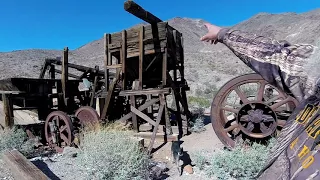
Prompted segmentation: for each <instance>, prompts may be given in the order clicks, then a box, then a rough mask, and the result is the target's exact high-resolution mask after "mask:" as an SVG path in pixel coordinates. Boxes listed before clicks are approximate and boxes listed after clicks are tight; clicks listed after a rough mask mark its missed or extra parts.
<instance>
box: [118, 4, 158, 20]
mask: <svg viewBox="0 0 320 180" xmlns="http://www.w3.org/2000/svg"><path fill="white" fill-rule="evenodd" d="M124 9H125V10H126V11H127V12H129V13H131V14H132V15H134V16H136V17H138V18H140V19H142V20H144V21H146V22H148V23H150V24H154V23H158V22H161V21H162V20H161V19H159V18H158V17H156V16H155V15H153V14H151V13H150V12H148V11H146V10H144V9H143V8H142V7H141V6H139V5H138V4H136V3H135V2H133V1H131V0H128V1H126V2H125V3H124Z"/></svg>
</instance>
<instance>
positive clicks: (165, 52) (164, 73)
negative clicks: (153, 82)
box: [162, 48, 168, 86]
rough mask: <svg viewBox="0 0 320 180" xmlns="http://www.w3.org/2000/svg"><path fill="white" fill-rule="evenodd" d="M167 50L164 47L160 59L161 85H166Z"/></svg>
mask: <svg viewBox="0 0 320 180" xmlns="http://www.w3.org/2000/svg"><path fill="white" fill-rule="evenodd" d="M167 58H168V50H167V48H164V53H163V59H162V86H165V85H167V62H168V59H167Z"/></svg>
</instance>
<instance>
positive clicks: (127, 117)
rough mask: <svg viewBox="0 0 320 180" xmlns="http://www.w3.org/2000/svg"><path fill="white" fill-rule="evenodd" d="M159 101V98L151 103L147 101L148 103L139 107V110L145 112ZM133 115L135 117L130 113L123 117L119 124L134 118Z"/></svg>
mask: <svg viewBox="0 0 320 180" xmlns="http://www.w3.org/2000/svg"><path fill="white" fill-rule="evenodd" d="M158 101H159V99H158V98H157V99H152V100H150V101H147V102H145V103H144V104H143V105H141V106H139V107H138V110H139V111H143V110H145V109H146V108H148V107H150V106H152V105H153V104H155V103H157V102H158ZM132 115H133V112H130V113H128V114H127V115H125V116H123V117H122V118H121V119H119V120H118V121H119V122H124V121H126V120H128V119H130V118H132Z"/></svg>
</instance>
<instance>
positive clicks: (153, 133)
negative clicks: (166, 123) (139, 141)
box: [148, 95, 164, 154]
mask: <svg viewBox="0 0 320 180" xmlns="http://www.w3.org/2000/svg"><path fill="white" fill-rule="evenodd" d="M159 96H160V102H161V103H160V108H159V111H158V116H157V119H156V124H155V126H154V128H153V132H152V136H151V141H150V144H149V146H148V153H149V154H150V153H151V150H152V148H153V144H154V140H155V138H156V134H157V132H158V127H159V124H160V121H161V118H162V114H163V108H164V100H163V96H162V95H159Z"/></svg>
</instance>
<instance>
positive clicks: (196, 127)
mask: <svg viewBox="0 0 320 180" xmlns="http://www.w3.org/2000/svg"><path fill="white" fill-rule="evenodd" d="M203 121H204V117H203V116H200V117H197V118H196V119H195V120H194V122H192V121H191V122H190V123H191V128H190V131H191V132H195V133H200V132H203V131H205V130H206V128H205V127H204V122H203Z"/></svg>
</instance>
